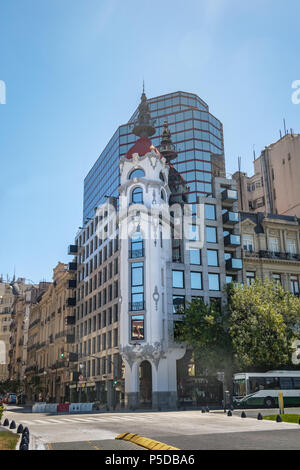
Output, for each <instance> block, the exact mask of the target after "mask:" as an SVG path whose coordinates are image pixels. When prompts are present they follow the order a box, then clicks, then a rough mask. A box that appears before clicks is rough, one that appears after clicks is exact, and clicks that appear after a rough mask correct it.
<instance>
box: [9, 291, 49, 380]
mask: <svg viewBox="0 0 300 470" xmlns="http://www.w3.org/2000/svg"><path fill="white" fill-rule="evenodd" d="M48 286H49V283H47V282H40V283H39V285H26V287H25V288H24V292H22V293H19V294H18V295H15V298H14V302H13V304H12V309H11V316H12V322H11V324H10V345H11V349H12V351H11V354H10V358H9V359H10V361H9V366H8V368H9V378H10V379H11V380H16V381H22V382H23V381H24V378H25V368H26V364H27V343H28V327H29V318H30V311H31V308H32V306H33V305H34V304H35V302H36V299H37V298H38V296H39V295H41V294H42V293H43V292H45V291H46V290H47V288H48Z"/></svg>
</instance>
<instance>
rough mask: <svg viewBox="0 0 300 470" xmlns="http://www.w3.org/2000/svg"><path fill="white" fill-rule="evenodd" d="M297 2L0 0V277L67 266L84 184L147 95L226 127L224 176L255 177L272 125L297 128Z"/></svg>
mask: <svg viewBox="0 0 300 470" xmlns="http://www.w3.org/2000/svg"><path fill="white" fill-rule="evenodd" d="M299 18H300V3H299V0H288V1H286V2H283V1H281V0H251V1H250V0H249V1H240V0H186V1H185V2H183V1H178V0H164V1H162V0H160V1H158V0H152V1H146V0H139V1H138V0H126V1H124V0H1V3H0V41H1V42H0V44H1V52H0V80H3V81H5V83H6V87H7V98H6V100H7V103H6V104H5V105H0V157H1V166H0V210H1V218H0V220H1V232H0V233H1V238H0V274H1V273H3V274H4V276H6V274H7V273H8V274H9V275H12V274H13V270H14V266H15V267H16V274H17V275H18V276H23V277H26V278H28V279H31V280H33V281H34V282H38V281H39V280H42V279H47V280H50V279H51V276H52V269H53V267H54V266H55V265H56V263H57V261H58V260H60V261H63V262H67V261H68V256H67V254H66V251H67V245H68V244H69V243H72V241H73V239H74V236H75V233H76V231H77V228H78V226H79V225H80V224H81V217H82V198H83V179H84V177H85V175H86V174H87V172H88V171H89V169H90V167H91V166H92V164H93V163H94V162H95V160H96V158H97V157H98V155H99V154H100V152H101V151H102V149H103V148H104V146H105V144H106V143H107V141H108V139H109V138H110V137H111V136H112V134H113V132H114V131H115V129H116V128H117V127H118V126H119V125H120V124H122V123H124V122H127V120H128V119H129V117H130V116H131V114H132V112H133V111H134V109H135V108H136V106H137V105H138V103H139V99H140V93H141V84H142V80H143V78H144V79H145V83H146V92H147V96H148V97H152V96H157V95H159V94H163V93H169V92H173V91H177V90H184V91H188V92H193V93H197V94H198V95H199V96H200V97H201V98H203V99H204V100H205V101H206V102H207V103H208V104H209V106H210V110H211V112H212V113H213V114H214V115H215V116H216V117H217V118H219V119H220V120H221V121H222V122H223V125H224V137H225V151H226V161H227V171H228V172H234V171H235V170H236V169H237V157H238V156H239V155H240V156H241V157H242V164H243V169H244V170H245V171H247V172H248V173H252V157H253V145H254V144H255V148H256V152H257V154H259V152H260V150H261V149H262V148H263V147H264V146H265V145H268V144H269V143H271V142H272V141H274V140H275V139H277V138H278V137H279V129H280V128H282V127H283V124H282V120H283V117H285V118H286V122H287V125H288V127H289V128H290V127H292V128H293V129H294V130H295V131H296V132H300V122H299V116H300V105H295V104H292V101H291V95H292V88H291V84H292V82H293V81H294V80H299V79H300V66H299V64H300V61H299V54H300V45H299V44H300V40H299Z"/></svg>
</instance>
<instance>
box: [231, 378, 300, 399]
mask: <svg viewBox="0 0 300 470" xmlns="http://www.w3.org/2000/svg"><path fill="white" fill-rule="evenodd" d="M279 392H282V393H283V400H284V406H299V405H300V371H288V370H272V371H269V372H265V373H260V372H245V373H240V374H235V375H234V377H233V405H234V406H235V407H243V408H246V407H261V406H262V407H266V408H277V407H278V406H279V405H278V394H279Z"/></svg>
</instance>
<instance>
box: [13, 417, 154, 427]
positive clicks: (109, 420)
mask: <svg viewBox="0 0 300 470" xmlns="http://www.w3.org/2000/svg"><path fill="white" fill-rule="evenodd" d="M154 419H157V415H150V414H146V415H134V416H122V415H117V416H105V415H101V416H84V417H80V416H72V417H68V418H65V417H55V418H53V417H51V418H50V417H43V418H42V419H37V418H35V417H32V419H27V417H26V419H21V420H20V419H19V421H20V422H22V424H24V425H26V426H33V425H45V424H47V425H48V424H56V425H57V424H79V423H85V424H88V423H90V424H92V423H94V424H95V423H99V424H101V423H114V422H116V423H118V422H126V421H127V422H138V421H144V420H150V421H152V420H154ZM160 419H161V416H160Z"/></svg>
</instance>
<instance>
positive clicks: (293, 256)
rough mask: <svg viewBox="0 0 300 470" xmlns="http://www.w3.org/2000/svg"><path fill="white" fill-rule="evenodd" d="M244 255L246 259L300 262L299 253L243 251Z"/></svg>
mask: <svg viewBox="0 0 300 470" xmlns="http://www.w3.org/2000/svg"><path fill="white" fill-rule="evenodd" d="M242 255H243V257H244V258H264V259H273V260H282V261H295V262H297V261H298V262H299V261H300V255H299V254H297V253H284V252H275V251H268V250H260V251H252V250H245V249H242Z"/></svg>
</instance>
